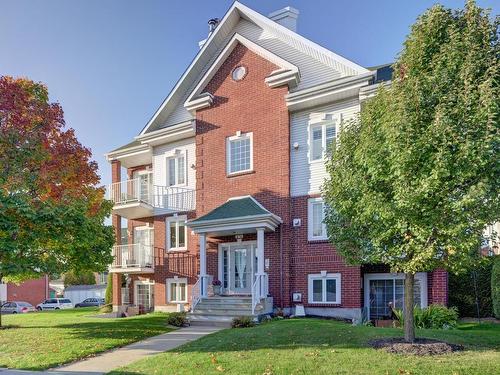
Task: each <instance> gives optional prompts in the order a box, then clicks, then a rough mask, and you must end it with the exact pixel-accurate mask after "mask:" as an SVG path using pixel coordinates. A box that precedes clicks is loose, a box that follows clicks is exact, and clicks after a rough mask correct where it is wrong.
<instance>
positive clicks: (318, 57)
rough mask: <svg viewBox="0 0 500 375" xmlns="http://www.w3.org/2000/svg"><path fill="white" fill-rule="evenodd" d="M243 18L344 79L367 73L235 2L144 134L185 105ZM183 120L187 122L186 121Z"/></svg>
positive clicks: (352, 63)
mask: <svg viewBox="0 0 500 375" xmlns="http://www.w3.org/2000/svg"><path fill="white" fill-rule="evenodd" d="M240 19H245V20H247V21H249V22H252V23H254V24H256V25H258V26H259V27H260V28H262V30H264V31H265V32H267V33H270V34H272V35H274V36H275V37H277V38H279V39H280V41H282V42H283V43H285V44H286V45H287V46H288V48H292V49H295V50H297V51H300V52H301V53H303V54H304V55H307V56H309V57H310V58H312V59H314V60H315V61H317V62H320V63H321V64H323V65H325V66H328V67H331V68H332V69H335V70H336V71H338V72H340V76H341V77H347V76H353V75H358V74H363V73H366V72H368V70H367V69H365V68H363V67H362V66H360V65H358V64H356V63H354V62H352V61H349V60H347V59H345V58H344V57H342V56H339V55H337V54H335V53H333V52H332V51H330V50H327V49H326V48H324V47H321V46H320V45H318V44H316V43H314V42H312V41H310V40H308V39H306V38H304V37H303V36H301V35H299V34H297V33H295V32H293V31H291V30H289V29H287V28H286V27H284V26H282V25H280V24H278V23H276V22H274V21H272V20H271V19H269V18H267V17H265V16H263V15H262V14H260V13H258V12H256V11H254V10H252V9H250V8H248V7H247V6H245V5H243V4H241V3H239V2H237V1H236V2H234V3H233V5H232V6H231V8H229V10H228V11H227V13H226V14H225V16H224V17H223V19H222V20H221V22H220V23H219V25H218V27H217V28H216V29H215V31H214V32H213V33H212V34H211V35H210V36H209V38H208V39H207V41H206V42H205V44H204V45H203V47H202V48H201V50H200V51H199V52H198V54H197V55H196V57H195V58H194V60H193V61H192V62H191V64H190V65H189V67H188V68H187V70H186V71H185V72H184V74H183V75H182V76H181V78H180V79H179V81H178V82H177V83H176V85H175V86H174V88H173V89H172V91H171V92H170V93H169V95H168V96H167V98H166V99H165V100H164V101H163V103H162V104H161V106H160V107H159V108H158V109H157V111H156V112H155V114H154V115H153V117H152V118H151V119H150V120H149V122H148V123H147V124H146V126H145V127H144V129H143V130H142V131H141V135H142V134H145V133H147V132H150V131H152V130H155V129H158V128H159V127H161V126H162V125H163V123H164V122H165V121H166V119H167V118H168V116H169V115H170V114H172V112H173V111H174V110H175V109H176V107H178V106H179V105H180V106H182V105H183V104H184V103H183V101H184V100H185V99H186V95H187V94H189V93H190V92H189V91H190V88H192V87H193V86H194V85H196V83H197V82H198V80H199V79H200V78H201V77H202V76H203V75H204V72H205V71H206V69H207V65H208V64H210V62H211V61H213V59H214V56H217V55H218V52H219V51H220V49H221V48H222V47H223V46H224V45H225V43H226V41H227V38H228V37H230V36H231V35H232V34H234V27H235V26H236V25H237V23H238V22H239V20H240ZM182 120H185V119H184V118H183V119H182Z"/></svg>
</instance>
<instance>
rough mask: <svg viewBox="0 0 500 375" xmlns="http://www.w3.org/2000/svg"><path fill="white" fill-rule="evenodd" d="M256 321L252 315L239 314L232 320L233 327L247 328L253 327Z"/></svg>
mask: <svg viewBox="0 0 500 375" xmlns="http://www.w3.org/2000/svg"><path fill="white" fill-rule="evenodd" d="M254 325H255V322H254V321H253V319H252V317H250V316H239V317H236V318H234V319H233V321H232V322H231V327H233V328H247V327H253V326H254Z"/></svg>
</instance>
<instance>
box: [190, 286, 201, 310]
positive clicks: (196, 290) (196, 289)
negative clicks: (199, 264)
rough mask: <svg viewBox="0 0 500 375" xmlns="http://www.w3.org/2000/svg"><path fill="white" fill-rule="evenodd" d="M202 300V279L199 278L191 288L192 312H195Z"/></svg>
mask: <svg viewBox="0 0 500 375" xmlns="http://www.w3.org/2000/svg"><path fill="white" fill-rule="evenodd" d="M200 299H201V278H198V280H196V282H195V283H194V285H193V287H192V288H191V312H193V311H194V309H195V307H196V305H197V304H198V302H200Z"/></svg>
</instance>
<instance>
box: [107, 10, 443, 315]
mask: <svg viewBox="0 0 500 375" xmlns="http://www.w3.org/2000/svg"><path fill="white" fill-rule="evenodd" d="M297 20H298V11H297V10H295V9H293V8H290V7H287V8H284V9H282V10H279V11H276V12H274V13H272V14H270V15H269V16H267V17H265V16H263V15H261V14H259V13H257V12H255V11H254V10H252V9H250V8H248V7H246V6H244V5H242V4H240V3H238V2H235V3H234V4H233V5H232V6H231V8H230V9H229V10H228V11H227V13H226V14H225V16H224V17H223V18H222V20H220V21H219V20H211V21H210V22H209V25H210V33H209V36H208V38H207V39H206V40H203V41H202V42H200V51H199V53H198V54H197V56H196V58H195V59H194V60H193V62H192V63H191V65H190V66H189V67H188V69H187V70H186V72H185V73H184V74H183V76H182V77H181V78H180V80H179V82H178V83H177V84H176V86H175V87H174V88H173V90H172V91H171V93H170V94H169V95H168V97H167V98H166V99H165V101H164V102H163V104H162V105H161V107H160V108H159V109H158V110H157V112H156V113H155V114H154V116H153V117H152V119H151V120H150V121H149V122H148V123H147V125H146V126H145V128H144V129H143V130H142V131H141V132H140V134H139V135H138V136H137V137H135V139H134V140H133V141H132V142H131V143H129V144H127V145H125V146H122V147H120V148H118V149H116V150H114V151H111V152H110V153H108V154H107V158H108V160H109V161H110V163H111V166H112V179H113V184H112V185H111V186H110V188H109V192H110V197H111V199H112V200H114V202H115V206H114V209H113V225H114V226H115V228H116V229H117V238H116V240H117V244H116V246H115V247H114V249H113V251H114V255H115V261H114V263H113V265H112V267H111V270H110V271H111V272H113V290H114V294H113V298H114V300H113V305H114V307H115V310H119V309H123V308H124V307H123V306H125V305H127V304H135V305H140V306H142V307H143V308H145V309H146V310H153V309H154V310H176V309H179V308H182V307H184V308H188V307H189V308H190V309H191V319H193V320H196V319H198V320H204V319H211V318H212V319H225V318H227V319H230V318H231V317H232V316H235V315H245V314H248V315H254V316H257V315H259V314H262V313H266V312H269V311H272V310H273V309H283V310H284V311H285V312H289V313H294V308H295V306H297V305H303V306H304V307H305V312H306V313H307V314H313V315H326V316H337V317H343V318H349V319H354V320H360V319H361V317H362V316H363V315H364V316H365V317H369V318H372V319H373V318H380V317H383V316H387V315H388V313H389V311H388V304H389V302H392V303H394V304H395V305H396V306H402V304H403V275H401V274H392V273H389V272H388V269H387V267H385V266H383V265H371V266H363V267H360V266H348V265H346V263H345V262H344V260H343V259H342V257H341V256H340V255H339V254H338V253H337V252H336V250H335V249H334V248H333V247H332V245H331V244H329V243H328V241H327V236H326V229H325V226H324V224H323V215H324V210H323V202H322V199H321V196H320V188H321V184H322V183H323V181H324V179H325V177H326V171H325V163H324V157H325V149H326V148H327V146H328V145H329V144H330V143H331V142H335V140H336V135H337V134H338V132H339V130H340V124H341V122H342V121H345V120H348V119H349V118H352V117H353V116H355V115H356V114H357V113H358V112H359V109H360V105H361V104H362V103H363V101H365V100H369V98H370V97H371V96H373V95H375V93H376V90H377V88H378V87H379V86H380V85H386V84H390V75H391V71H390V67H388V66H382V67H379V68H374V69H367V68H364V67H362V66H359V65H357V64H355V63H354V62H351V61H349V60H347V59H345V58H343V57H341V56H339V55H337V54H335V53H333V52H331V51H329V50H326V49H325V48H323V47H321V46H319V45H317V44H315V43H313V42H311V41H310V40H308V39H306V38H304V37H302V36H300V35H299V34H297V32H296V26H297ZM125 171H126V172H125ZM125 221H126V222H125ZM122 226H126V227H127V229H128V230H127V233H128V241H127V244H121V243H120V238H121V236H120V235H119V234H120V228H122ZM124 275H125V276H124ZM214 280H219V281H220V283H221V288H220V289H221V290H220V292H219V291H218V290H217V289H218V288H217V286H214V285H213V281H214ZM215 284H217V282H216V283H215ZM218 294H220V296H219V295H218ZM415 297H416V301H417V303H419V304H420V305H421V306H426V305H428V304H431V303H442V304H446V302H447V274H446V272H444V271H441V270H438V271H434V272H432V273H420V274H418V275H417V276H416V292H415Z"/></svg>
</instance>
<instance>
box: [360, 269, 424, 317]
mask: <svg viewBox="0 0 500 375" xmlns="http://www.w3.org/2000/svg"><path fill="white" fill-rule="evenodd" d="M363 278H364V283H363V286H364V295H365V296H364V304H365V307H366V310H367V313H368V316H370V281H371V280H404V279H405V275H404V273H365V275H364V276H363ZM415 279H417V280H419V282H420V307H421V308H425V307H427V306H428V303H429V302H428V291H427V273H426V272H417V273H416V274H415ZM403 293H404V290H403ZM393 303H394V301H393Z"/></svg>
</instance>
